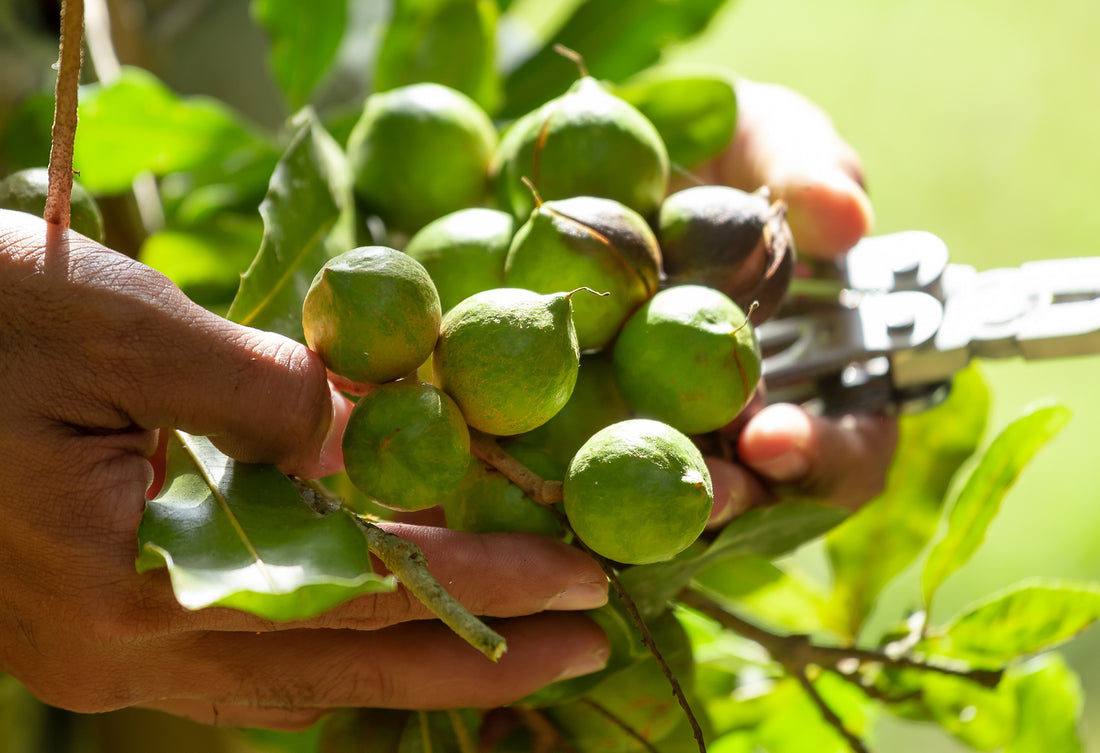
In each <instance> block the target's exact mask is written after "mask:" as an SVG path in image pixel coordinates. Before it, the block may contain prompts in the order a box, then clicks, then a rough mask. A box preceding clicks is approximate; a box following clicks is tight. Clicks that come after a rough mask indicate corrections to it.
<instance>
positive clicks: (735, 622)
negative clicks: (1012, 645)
mask: <svg viewBox="0 0 1100 753" xmlns="http://www.w3.org/2000/svg"><path fill="white" fill-rule="evenodd" d="M677 600H678V601H680V602H682V603H683V604H686V605H687V606H690V607H691V608H692V609H696V610H698V611H700V612H702V613H703V614H705V615H707V616H708V617H710V618H711V619H713V620H715V621H716V622H718V623H719V624H721V625H722V626H723V627H727V628H729V629H730V630H733V631H735V632H737V633H740V634H741V635H743V636H745V637H746V638H749V639H750V640H753V641H756V642H757V643H759V644H760V645H761V646H763V647H764V648H766V649H767V650H768V653H770V654H772V655H773V656H777V657H778V656H781V655H786V656H797V657H800V658H801V661H802V663H803V664H806V665H808V664H814V665H817V666H819V667H823V668H825V669H831V670H835V671H837V672H840V673H841V674H847V673H845V672H843V671H841V670H840V669H839V667H840V665H841V664H842V663H845V662H850V661H851V660H852V659H856V660H857V661H859V662H860V663H862V664H881V665H883V666H886V667H891V668H895V669H917V670H922V671H925V672H938V673H939V674H944V675H951V676H953V677H960V678H962V679H964V680H969V681H970V682H974V683H977V684H979V685H982V686H983V687H987V688H995V687H997V685H998V683H1000V681H1001V677H1002V676H1003V675H1004V672H1003V671H1001V670H992V669H963V668H961V667H950V666H946V665H943V664H931V663H929V662H924V661H918V660H916V659H911V658H908V657H904V656H901V657H896V656H890V655H888V654H885V653H883V652H881V651H868V650H866V649H860V648H855V647H851V648H836V647H834V646H819V645H817V644H815V643H814V642H813V641H812V640H811V639H810V636H808V635H799V634H793V635H777V634H775V633H772V632H769V631H767V630H765V629H763V628H761V627H759V626H757V625H753V624H752V623H750V622H746V621H745V620H742V619H741V618H740V617H737V616H736V615H733V614H730V613H729V612H728V611H726V610H725V609H723V608H722V607H721V606H720V605H719V604H717V603H716V602H715V601H713V600H712V599H710V598H708V597H707V596H704V595H703V594H701V593H699V592H697V591H684V592H683V593H681V594H679V596H677Z"/></svg>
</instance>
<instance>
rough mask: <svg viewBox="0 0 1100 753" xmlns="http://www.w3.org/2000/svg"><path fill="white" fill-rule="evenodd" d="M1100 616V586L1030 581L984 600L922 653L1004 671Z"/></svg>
mask: <svg viewBox="0 0 1100 753" xmlns="http://www.w3.org/2000/svg"><path fill="white" fill-rule="evenodd" d="M1098 618H1100V584H1096V583H1070V582H1064V581H1049V580H1043V579H1038V578H1036V579H1029V580H1027V581H1024V582H1023V583H1020V584H1018V585H1016V586H1014V587H1012V588H1010V589H1006V590H1004V591H1001V592H999V593H996V594H993V595H992V596H990V597H988V598H986V599H984V600H982V601H980V602H979V603H977V604H975V605H973V606H971V607H969V608H968V609H967V610H966V611H964V612H963V613H962V614H960V615H959V616H957V617H955V618H954V619H953V620H951V622H949V623H948V624H947V625H946V626H944V628H943V629H942V630H940V631H937V633H936V634H935V635H933V636H931V637H929V638H928V640H927V641H926V642H925V643H924V644H923V645H922V646H920V647H919V648H920V650H921V651H925V652H927V653H936V654H943V655H946V656H951V657H955V658H958V659H963V660H965V661H967V662H969V663H970V664H972V665H974V666H979V667H990V668H999V667H1002V666H1004V665H1005V664H1006V663H1008V662H1009V661H1012V660H1013V659H1015V658H1017V657H1020V656H1024V655H1027V654H1033V653H1035V652H1037V651H1041V650H1043V649H1045V648H1049V647H1051V646H1054V645H1056V644H1058V643H1061V642H1062V641H1065V640H1068V639H1069V638H1072V637H1073V636H1075V635H1077V634H1078V633H1080V632H1081V631H1082V630H1084V629H1085V628H1087V627H1088V626H1089V625H1091V624H1092V623H1093V622H1095V621H1096V620H1097V619H1098Z"/></svg>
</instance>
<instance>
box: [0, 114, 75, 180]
mask: <svg viewBox="0 0 1100 753" xmlns="http://www.w3.org/2000/svg"><path fill="white" fill-rule="evenodd" d="M53 105H54V100H53V94H45V93H42V94H32V95H31V96H29V97H27V98H26V99H24V100H23V101H22V102H21V103H20V104H19V107H18V108H16V109H15V111H14V112H12V113H11V117H9V118H8V120H7V123H5V124H4V126H5V127H4V129H3V130H2V131H0V175H7V174H9V173H14V172H15V171H16V170H23V169H26V168H28V167H45V166H46V165H47V164H48V163H49V161H50V131H51V129H52V128H53V109H54V107H53ZM81 126H82V127H83V124H81ZM83 182H84V181H83V179H81V183H82V184H83ZM85 187H87V186H85Z"/></svg>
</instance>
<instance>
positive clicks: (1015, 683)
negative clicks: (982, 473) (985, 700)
mask: <svg viewBox="0 0 1100 753" xmlns="http://www.w3.org/2000/svg"><path fill="white" fill-rule="evenodd" d="M1005 681H1006V683H1008V686H1009V687H1010V688H1011V690H1012V691H1013V692H1014V693H1015V694H1016V709H1017V713H1016V733H1015V734H1014V735H1013V737H1012V739H1011V740H1009V741H1008V744H1007V745H1006V746H1005V753H1081V750H1082V745H1081V738H1080V735H1079V734H1078V729H1077V728H1078V719H1079V717H1080V715H1081V709H1082V706H1083V705H1084V699H1083V697H1082V691H1081V681H1080V679H1078V677H1077V675H1076V674H1075V673H1074V672H1073V670H1071V669H1070V668H1069V666H1068V665H1067V664H1066V661H1065V659H1063V658H1062V657H1061V656H1059V655H1058V654H1044V655H1042V656H1038V657H1036V658H1035V659H1032V660H1031V661H1029V662H1027V663H1026V664H1023V665H1021V666H1019V667H1015V668H1013V670H1012V671H1011V672H1010V674H1009V676H1008V677H1006V678H1005Z"/></svg>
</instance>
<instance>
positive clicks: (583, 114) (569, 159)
mask: <svg viewBox="0 0 1100 753" xmlns="http://www.w3.org/2000/svg"><path fill="white" fill-rule="evenodd" d="M492 171H493V174H494V178H495V180H496V184H497V193H498V196H499V198H500V200H501V204H502V205H503V206H505V207H508V208H510V209H511V212H512V214H513V215H515V217H516V218H517V219H522V218H525V217H527V216H528V215H529V214H530V213H531V210H532V208H533V207H534V200H533V198H532V196H531V192H530V190H529V189H528V188H527V186H526V185H524V183H523V179H524V178H527V179H529V180H530V181H531V182H532V183H534V185H535V186H536V188H537V189H538V191H539V193H540V194H541V196H542V198H543V199H564V198H568V197H570V196H602V197H605V198H609V199H615V200H616V201H619V202H621V203H623V204H626V205H627V206H628V207H630V208H631V209H633V210H634V211H636V212H637V213H638V214H641V215H643V216H648V215H649V214H650V213H651V212H653V211H655V210H656V209H657V207H658V206H659V205H660V203H661V200H662V199H663V198H664V195H665V191H666V190H667V186H668V172H669V166H668V152H667V150H666V149H665V145H664V142H663V141H661V137H660V134H658V133H657V129H656V128H654V126H653V124H652V123H650V122H649V121H648V120H647V119H646V118H645V116H644V115H642V114H641V113H640V112H638V111H637V110H636V109H635V108H634V107H632V106H631V105H630V104H628V103H627V102H626V101H625V100H622V99H620V98H619V97H616V96H615V95H614V94H612V93H611V92H609V91H607V90H606V89H605V88H604V87H603V86H602V85H601V84H600V83H599V82H598V81H597V80H596V79H594V78H592V77H590V76H582V77H581V78H580V79H579V80H578V81H577V82H576V83H574V84H573V86H571V87H570V88H569V91H567V92H566V93H565V94H563V95H561V96H560V97H557V98H555V99H552V100H550V101H549V102H547V103H546V104H545V105H543V106H542V107H540V108H538V109H536V110H533V111H532V112H530V113H528V114H527V115H524V116H523V117H521V118H520V119H519V120H517V121H516V122H515V123H513V124H512V126H511V127H510V128H509V129H508V130H507V131H506V132H505V134H504V136H503V137H502V138H501V141H500V146H499V148H498V150H497V152H496V154H495V155H494V157H493V167H492Z"/></svg>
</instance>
